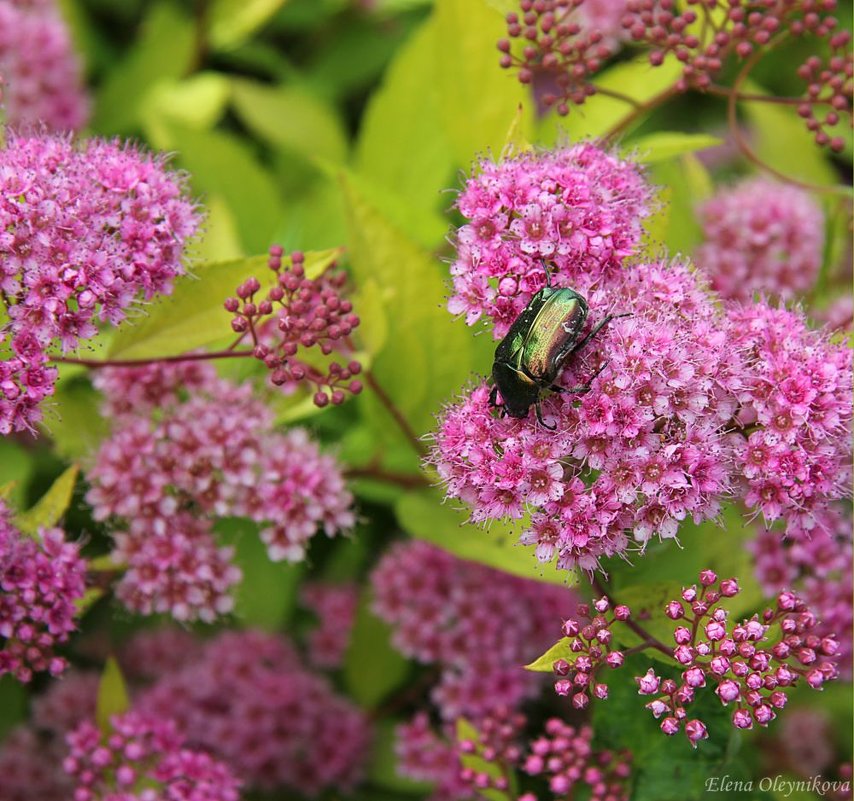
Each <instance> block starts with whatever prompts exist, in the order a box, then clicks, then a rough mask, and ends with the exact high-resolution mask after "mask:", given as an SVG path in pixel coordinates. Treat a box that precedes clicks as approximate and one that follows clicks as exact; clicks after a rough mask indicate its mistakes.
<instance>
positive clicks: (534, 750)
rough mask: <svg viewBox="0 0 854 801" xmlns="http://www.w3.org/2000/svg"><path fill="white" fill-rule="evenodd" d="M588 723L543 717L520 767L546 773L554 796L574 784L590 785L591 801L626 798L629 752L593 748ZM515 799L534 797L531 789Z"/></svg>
mask: <svg viewBox="0 0 854 801" xmlns="http://www.w3.org/2000/svg"><path fill="white" fill-rule="evenodd" d="M592 740H593V729H592V728H590V726H581V727H576V726H570V725H569V724H568V723H565V722H564V721H562V720H560V719H558V718H550V719H549V720H547V721H546V727H545V734H544V735H543V736H542V737H539V738H537V739H536V740H534V741H533V742H532V743H531V753H530V755H529V756H528V757H527V759H526V760H525V762H524V770H525V772H526V773H528V774H530V775H531V776H541V775H546V776H548V777H549V790H551V792H552V793H553V794H554V796H555V798H568V797H569V796H570V794H571V793H572V792H573V790H574V788H575V787H576V786H577V785H587V786H588V787H589V788H590V799H591V801H628V799H629V787H628V781H627V780H628V778H629V776H630V774H631V761H632V757H631V754H629V753H628V752H622V753H619V754H615V753H613V752H612V751H596V750H594V748H593V745H592ZM519 801H537V800H536V797H535V796H534V795H533V794H532V793H528V794H525V795H522V796H520V797H519Z"/></svg>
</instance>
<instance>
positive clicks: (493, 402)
mask: <svg viewBox="0 0 854 801" xmlns="http://www.w3.org/2000/svg"><path fill="white" fill-rule="evenodd" d="M489 405H490V406H498V385H497V384H496V385H495V386H493V387H492V389H491V390H490V392H489Z"/></svg>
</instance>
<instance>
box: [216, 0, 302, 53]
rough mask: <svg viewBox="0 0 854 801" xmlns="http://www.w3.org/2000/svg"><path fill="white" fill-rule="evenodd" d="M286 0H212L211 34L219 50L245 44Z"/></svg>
mask: <svg viewBox="0 0 854 801" xmlns="http://www.w3.org/2000/svg"><path fill="white" fill-rule="evenodd" d="M285 2H286V0H213V2H211V4H210V7H209V10H208V36H209V37H210V42H211V45H212V47H213V48H214V49H216V50H230V49H232V48H234V47H237V46H238V45H241V44H243V42H245V41H246V40H247V39H249V38H250V37H251V36H252V34H254V33H255V32H256V31H257V30H258V29H259V28H261V27H262V26H263V25H264V24H265V23H266V22H267V21H268V20H269V19H270V18H271V17H272V16H273V15H274V14H275V13H276V12H277V11H278V10H279V9H280V8H281V7H282V6H283V5H284V4H285Z"/></svg>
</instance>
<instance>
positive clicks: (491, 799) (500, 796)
mask: <svg viewBox="0 0 854 801" xmlns="http://www.w3.org/2000/svg"><path fill="white" fill-rule="evenodd" d="M456 735H457V742H458V743H461V742H469V743H474V744H475V746H476V748H475V752H474V753H467V752H462V751H461V752H460V762H461V763H462V765H463V767H464V768H469V769H470V770H473V771H475V773H478V774H486V775H487V776H489V777H490V778H492V779H501V778H503V779H509V780H510V786H509V787H508V789H507V790H496V789H494V788H487V789H479V790H478V795H480V796H482V797H483V798H485V799H487V801H510V799H512V798H516V787H515V784H516V782H515V775H514V774H513V772H512V771H511V772H510V774H509V776H507V775H505V773H504V770H503V766H502V765H501V764H499V763H498V762H496V761H494V760H487V759H484V757H483V749H482V747H481V746H480V742H479V741H480V734H479V732H478V730H477V729H476V728H475V727H474V726H473V725H472V724H471V723H470V722H469V721H468V720H466V719H465V718H457V731H456Z"/></svg>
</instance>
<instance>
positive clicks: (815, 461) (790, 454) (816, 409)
mask: <svg viewBox="0 0 854 801" xmlns="http://www.w3.org/2000/svg"><path fill="white" fill-rule="evenodd" d="M729 318H730V322H731V333H730V337H729V342H730V348H731V350H732V351H733V352H734V353H735V354H737V357H738V358H739V359H740V360H741V362H742V366H741V367H740V369H739V373H740V377H741V378H740V386H739V387H738V388H737V390H736V392H735V394H736V397H737V399H738V402H739V404H740V408H739V410H738V412H737V419H738V421H739V423H740V424H741V426H742V427H743V428H744V429H745V436H743V437H741V438H740V439H739V447H738V450H737V458H736V468H737V471H738V474H739V475H741V476H743V485H744V486H743V488H742V491H743V493H744V501H745V503H746V505H747V506H748V507H749V508H751V509H755V510H756V511H757V512H761V514H762V516H763V517H764V519H765V520H766V522H768V523H771V522H773V521H775V520H779V519H782V520H783V521H785V523H786V527H787V530H794V529H795V528H803V529H806V530H810V529H812V528H813V527H814V526H815V523H816V519H817V516H818V515H820V514H821V512H822V511H823V510H824V509H826V508H827V506H828V504H829V503H830V502H833V501H836V500H838V499H840V498H843V497H846V496H848V495H850V486H851V418H852V397H851V384H852V365H851V351H850V350H849V349H848V348H847V347H845V346H843V345H834V344H832V343H831V342H830V340H829V336H828V334H827V333H826V332H820V331H814V330H811V329H810V328H809V327H808V326H807V323H806V320H805V318H804V316H803V314H801V313H800V312H797V311H789V310H786V309H782V308H772V307H770V306H769V305H767V304H765V303H756V304H752V305H749V306H745V307H738V306H735V307H732V308H731V309H730V311H729ZM748 431H749V433H747V432H748Z"/></svg>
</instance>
